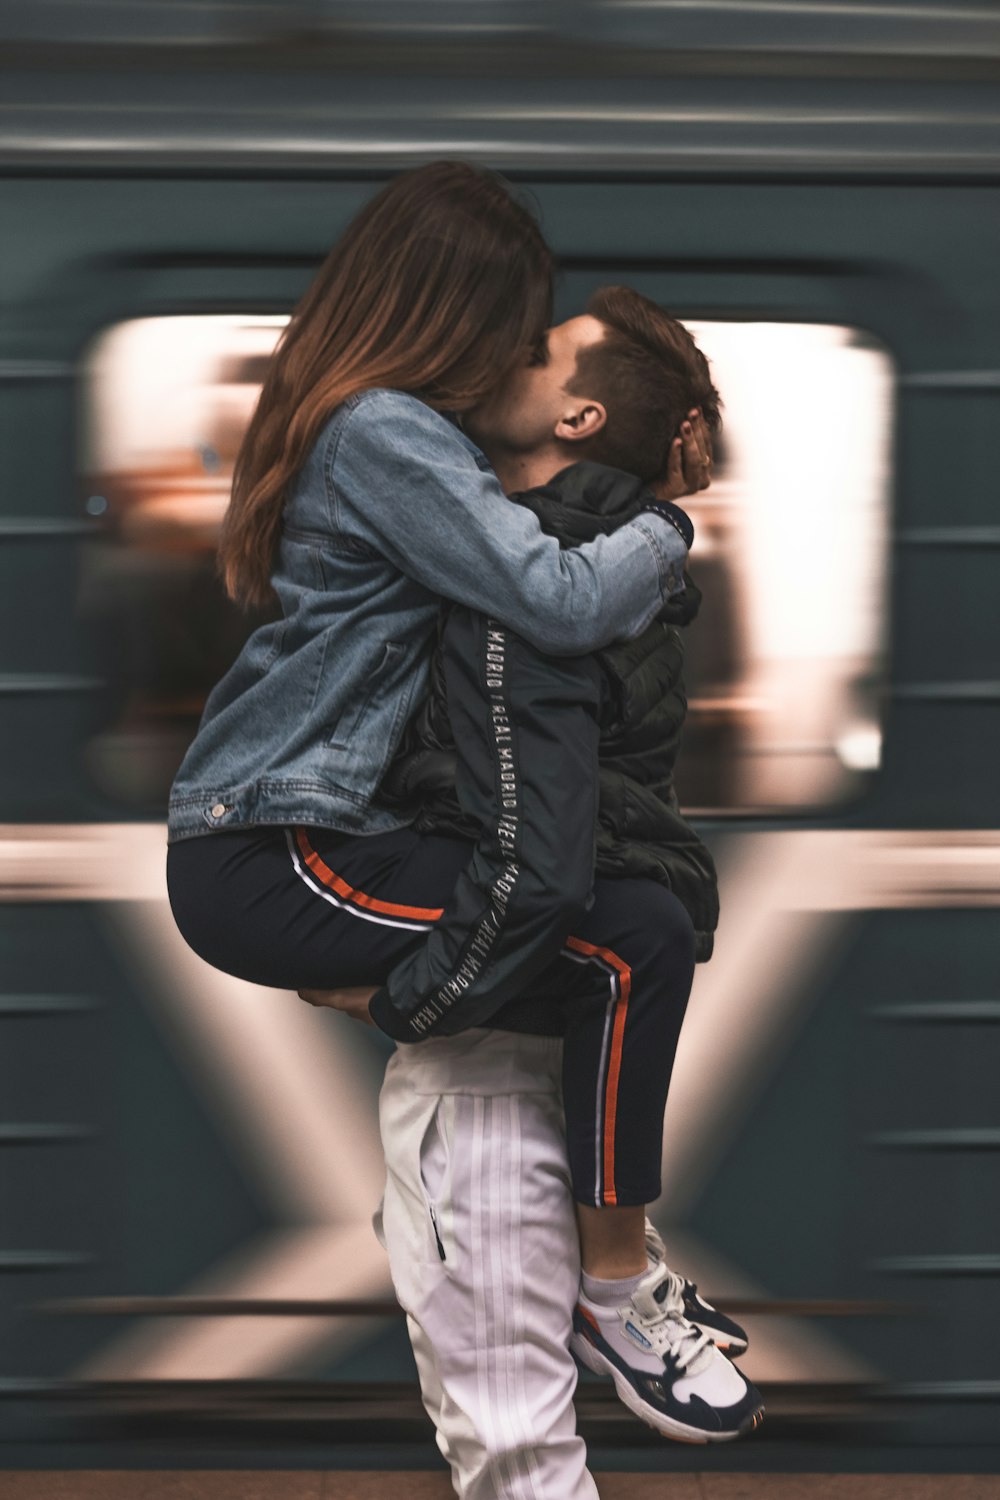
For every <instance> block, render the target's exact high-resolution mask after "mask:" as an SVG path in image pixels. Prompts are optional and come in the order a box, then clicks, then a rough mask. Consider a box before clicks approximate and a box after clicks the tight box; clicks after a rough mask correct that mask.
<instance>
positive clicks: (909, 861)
mask: <svg viewBox="0 0 1000 1500" xmlns="http://www.w3.org/2000/svg"><path fill="white" fill-rule="evenodd" d="M0 40H2V41H3V43H4V47H3V52H2V55H0V75H2V77H3V86H4V87H3V95H4V99H5V104H4V107H3V111H2V113H0V225H2V230H0V256H2V265H3V277H2V282H0V297H2V302H3V312H4V316H3V320H2V323H0V461H2V471H3V477H4V482H3V485H2V490H0V569H2V589H0V609H2V612H3V626H4V628H3V634H2V641H3V650H4V665H3V668H2V672H0V693H2V695H3V725H4V734H3V741H2V752H0V755H2V758H0V773H2V780H0V799H2V804H3V806H2V814H0V821H2V824H3V827H2V837H0V858H2V861H3V904H2V905H0V927H2V931H3V953H4V959H5V962H4V971H3V979H2V992H0V1100H2V1104H0V1174H2V1176H0V1465H3V1466H7V1467H11V1466H34V1465H36V1464H43V1465H46V1466H50V1467H51V1466H61V1465H63V1464H67V1465H69V1464H73V1463H77V1464H81V1465H87V1466H95V1467H102V1466H103V1467H113V1466H116V1465H121V1464H127V1463H128V1462H129V1461H130V1460H131V1459H135V1457H136V1455H141V1462H142V1463H144V1464H145V1463H155V1462H157V1461H159V1462H162V1463H163V1464H165V1465H169V1464H170V1463H173V1462H185V1461H187V1460H188V1459H189V1458H190V1454H191V1453H192V1452H193V1451H196V1452H197V1453H199V1454H200V1455H201V1457H202V1459H205V1460H207V1461H208V1462H213V1461H215V1458H214V1457H213V1455H215V1456H217V1455H219V1454H227V1455H228V1456H229V1458H230V1459H232V1456H233V1454H234V1453H236V1454H238V1455H239V1461H240V1462H246V1463H251V1462H259V1463H262V1464H267V1463H269V1462H274V1463H277V1462H279V1457H276V1456H275V1455H278V1456H280V1462H281V1463H282V1464H283V1465H284V1466H286V1467H294V1466H296V1465H298V1464H303V1465H306V1464H311V1465H314V1462H315V1455H316V1453H317V1452H318V1451H319V1450H320V1449H322V1450H323V1451H324V1452H325V1453H327V1456H328V1459H329V1462H330V1463H332V1464H337V1463H344V1464H349V1463H351V1464H353V1465H354V1466H355V1467H359V1468H360V1467H369V1466H377V1465H378V1464H381V1463H384V1462H386V1456H385V1444H386V1443H389V1444H390V1445H395V1446H393V1447H392V1448H391V1452H392V1453H393V1454H395V1458H393V1459H391V1460H390V1461H389V1466H390V1467H391V1466H392V1464H393V1463H399V1464H402V1463H403V1461H404V1459H408V1461H411V1462H412V1464H413V1466H421V1465H424V1464H427V1465H432V1464H433V1463H434V1462H436V1455H435V1454H434V1450H433V1446H432V1443H431V1435H430V1429H429V1426H428V1425H427V1423H426V1421H425V1420H424V1419H422V1417H421V1416H420V1414H419V1411H418V1410H417V1404H416V1401H415V1395H414V1392H415V1385H414V1374H413V1367H412V1362H411V1357H410V1354H409V1350H408V1346H407V1342H406V1338H405V1331H404V1329H403V1326H402V1324H401V1322H400V1320H399V1318H398V1316H395V1315H394V1309H393V1306H392V1302H391V1290H390V1286H389V1281H388V1275H387V1270H386V1265H385V1261H384V1257H383V1255H382V1252H381V1251H380V1250H379V1247H378V1245H377V1244H376V1242H375V1240H374V1237H373V1235H372V1232H371V1228H370V1223H369V1220H370V1215H371V1212H372V1210H373V1208H374V1207H375V1205H376V1203H377V1200H378V1196H379V1191H380V1173H381V1163H380V1147H379V1142H378V1133H377V1118H376V1097H377V1090H378V1085H379V1079H380V1073H381V1069H382V1067H383V1065H384V1061H385V1056H386V1048H387V1046H388V1043H387V1042H385V1039H382V1038H380V1037H379V1036H373V1035H370V1034H368V1033H367V1032H366V1031H363V1030H362V1029H361V1028H356V1027H352V1026H351V1025H350V1024H349V1023H348V1022H346V1021H344V1020H343V1019H342V1018H340V1017H337V1016H334V1015H332V1014H329V1013H317V1012H314V1011H312V1010H309V1008H307V1007H304V1006H302V1005H301V1004H300V1003H299V1002H298V1001H297V1000H296V999H295V997H294V996H289V995H281V994H278V993H275V992H270V991H265V990H262V989H254V988H253V987H250V986H245V985H241V984H238V983H237V982H235V981H231V980H228V979H226V978H224V977H223V976H221V975H215V974H214V973H212V972H211V971H209V970H207V969H206V968H205V966H204V965H202V964H200V962H199V961H198V960H196V959H195V958H194V956H193V955H192V954H190V953H189V952H188V951H187V950H186V949H185V948H184V947H183V944H182V943H181V940H180V939H179V938H178V937H177V935H176V934H175V933H174V931H173V927H172V923H171V920H170V916H169V912H168V910H167V908H166V903H165V891H164V885H163V851H164V843H165V834H164V815H165V801H166V792H167V788H168V787H169V784H170V780H171V777H172V775H173V771H174V768H175V767H176V765H177V763H178V762H179V759H180V756H181V754H182V753H183V750H184V748H185V745H186V744H187V742H188V740H189V739H190V737H191V735H192V734H193V732H194V728H195V725H196V724H197V720H198V715H199V712H200V708H201V704H202V703H203V701H204V696H205V693H206V691H207V690H208V688H209V687H210V686H211V684H212V682H213V681H214V680H215V679H216V678H217V677H218V676H219V675H220V674H221V672H222V671H223V670H224V669H225V667H226V665H227V664H228V662H229V660H231V659H232V656H233V655H234V654H235V652H236V651H237V650H238V648H239V645H240V643H241V641H242V639H243V638H244V636H245V634H246V632H247V631H248V630H249V629H250V628H251V627H252V625H253V624H254V623H255V622H254V620H252V619H248V618H247V617H245V616H242V615H239V614H237V613H236V612H235V611H234V610H233V609H232V608H231V607H230V606H229V605H228V604H227V603H226V601H225V600H224V598H223V596H222V593H221V589H220V586H219V583H218V580H217V578H216V576H215V573H214V568H213V562H212V553H213V547H214V540H215V536H216V534H217V529H218V524H219V520H220V517H221V514H222V511H223V509H224V507H225V503H226V498H227V494H228V481H229V475H230V472H231V466H232V461H233V457H234V455H235V452H236V448H237V446H238V443H239V437H240V433H241V431H242V429H243V425H244V424H245V422H246V420H247V417H248V415H249V412H250V410H251V409H252V405H253V401H254V399H255V396H256V391H257V389H258V387H259V382H260V378H261V372H262V369H263V368H264V365H265V363H266V359H267V356H268V353H269V351H270V349H272V348H273V346H274V342H275V340H276V338H277V337H278V336H279V334H280V330H281V328H282V326H283V324H284V322H285V320H286V319H287V317H288V314H289V312H290V310H291V308H292V307H293V306H294V305H295V303H296V301H297V299H298V297H299V296H300V294H301V293H302V291H303V290H304V289H305V287H306V286H307V284H308V282H309V280H310V278H311V275H312V274H313V271H314V270H315V268H316V267H317V265H318V264H319V262H320V260H321V259H322V258H323V256H324V255H325V253H326V251H327V250H328V248H329V246H330V245H331V244H332V242H333V240H334V239H335V238H336V236H337V234H338V233H339V231H340V230H341V228H342V227H343V226H344V225H345V224H346V223H347V221H348V220H349V219H350V217H351V216H352V215H353V214H354V212H355V211H356V210H357V208H358V206H359V205H360V204H361V203H362V202H363V201H364V200H365V199H366V198H367V197H368V196H369V195H370V194H371V193H372V192H373V191H375V190H376V189H377V187H378V186H379V185H380V184H381V183H382V182H384V181H385V180H386V178H387V177H388V176H390V175H391V174H392V173H394V172H396V171H398V170H400V169H401V168H403V167H405V166H407V165H410V164H413V163H416V162H420V161H424V160H428V159H432V158H434V157H441V156H462V157H465V158H470V159H475V160H480V161H483V162H486V163H489V164H490V165H492V166H494V167H497V168H499V169H501V170H502V171H504V172H506V173H507V174H508V175H509V176H510V177H511V178H512V179H514V180H515V181H516V182H517V183H518V184H519V185H520V186H521V187H522V188H523V190H524V191H525V192H526V193H528V194H530V196H531V197H532V198H533V200H534V202H535V204H536V205H537V208H538V211H539V214H540V217H541V220H542V223H543V227H544V231H545V233H546V235H547V237H548V239H549V241H550V243H551V244H552V245H553V247H554V249H555V250H556V252H557V254H558V256H559V259H560V264H561V275H560V281H559V289H558V306H557V315H558V316H560V317H564V316H568V315H570V314H571V313H573V312H575V311H578V310H580V309H581V308H582V306H583V305H584V303H585V301H586V298H587V296H588V295H589V293H590V292H591V291H592V290H593V289H594V288H595V287H596V286H598V285H600V284H602V283H606V282H618V281H624V282H629V283H631V284H632V285H634V286H636V287H638V288H639V289H640V290H641V291H643V292H645V293H647V294H648V295H651V296H654V297H656V298H657V299H658V300H660V301H661V302H662V303H663V304H664V305H665V306H667V307H668V308H669V309H670V310H671V311H672V312H674V313H675V314H677V315H678V316H681V317H683V318H684V319H685V320H686V321H688V322H689V324H690V326H691V327H692V329H693V330H694V331H695V333H696V335H697V337H698V339H699V342H700V343H701V344H702V347H703V348H704V349H705V350H706V352H707V353H708V354H709V356H710V358H711V359H712V362H713V368H714V371H715V377H716V381H717V383H718V384H719V386H720V387H721V389H722V393H723V397H724V400H725V403H726V407H725V418H726V425H725V428H724V435H723V449H722V453H721V455H720V460H721V461H720V465H719V477H718V479H717V481H716V483H715V484H714V485H713V488H712V489H711V490H710V491H709V492H708V493H707V495H705V496H704V497H703V498H701V499H700V500H699V501H698V502H697V503H696V504H695V505H694V507H693V513H694V516H695V522H696V527H697V531H698V540H697V542H696V547H695V551H694V553H693V556H692V571H693V572H694V574H695V577H696V578H697V579H698V581H699V584H700V586H701V588H702V590H703V593H704V595H705V603H704V607H703V611H702V616H701V617H700V619H699V621H698V623H697V624H696V626H695V627H693V629H692V632H691V638H690V643H689V660H690V673H689V676H690V698H691V719H690V732H689V736H688V741H687V745H686V750H685V759H684V762H683V767H682V771H681V773H680V775H679V788H680V791H681V795H682V800H683V801H684V803H685V804H686V806H687V807H688V809H689V810H690V812H691V813H692V815H693V816H694V817H695V820H696V821H697V823H698V826H699V828H700V829H701V830H702V831H703V833H704V835H705V837H706V838H707V839H708V841H709V842H710V844H711V845H712V848H713V850H714V851H715V853H716V855H717V858H718V862H719V866H720V872H721V880H722V904H723V915H722V922H721V926H720V932H719V939H718V943H717V947H716V957H715V958H714V959H713V961H712V963H711V964H710V965H709V966H707V968H705V969H704V970H703V971H701V972H700V973H699V976H698V979H697V982H696V988H695V992H694V997H693V1001H692V1006H691V1011H690V1017H689V1022H688V1024H687V1025H686V1029H685V1036H684V1038H683V1042H682V1054H681V1057H680V1058H679V1062H678V1068H677V1085H676V1088H675V1090H674V1092H673V1094H672V1097H671V1102H670V1105H669V1108H668V1117H667V1132H666V1147H665V1162H664V1168H665V1182H666V1191H665V1193H664V1195H663V1198H662V1199H661V1201H660V1203H659V1204H658V1205H657V1206H656V1212H657V1215H658V1222H659V1224H660V1227H661V1230H662V1231H663V1233H664V1236H665V1237H666V1239H667V1242H668V1247H669V1248H670V1253H671V1258H672V1260H673V1261H674V1262H675V1263H676V1264H678V1265H683V1267H684V1269H685V1271H686V1272H687V1274H689V1275H693V1276H695V1277H696V1278H697V1280H698V1281H699V1284H700V1285H701V1287H702V1288H703V1290H704V1291H705V1292H706V1293H707V1294H708V1295H710V1296H713V1297H715V1298H719V1299H726V1300H728V1302H729V1303H730V1305H731V1306H732V1307H733V1308H734V1309H738V1310H739V1311H740V1313H741V1314H745V1315H746V1318H747V1321H748V1323H749V1326H750V1329H751V1334H752V1350H751V1354H750V1356H749V1358H748V1368H749V1369H750V1372H751V1373H752V1374H753V1376H754V1378H755V1379H757V1381H758V1382H759V1383H760V1384H761V1385H762V1386H763V1387H764V1388H765V1392H766V1393H767V1394H768V1395H769V1398H770V1409H771V1412H772V1420H771V1421H770V1422H769V1423H768V1425H767V1426H766V1427H765V1429H764V1431H763V1432H762V1434H761V1436H760V1438H759V1439H758V1440H755V1441H753V1442H752V1443H748V1444H745V1445H741V1446H740V1449H739V1452H738V1455H736V1457H735V1460H734V1458H733V1456H732V1455H728V1454H726V1453H725V1452H722V1453H721V1454H720V1453H718V1452H716V1451H715V1450H710V1451H709V1452H708V1456H707V1457H706V1456H705V1455H704V1454H703V1453H702V1452H701V1450H699V1451H698V1454H697V1459H696V1460H695V1459H690V1460H689V1456H688V1453H687V1450H671V1451H670V1452H669V1454H667V1455H666V1456H664V1450H663V1449H662V1448H657V1449H655V1451H654V1450H653V1449H652V1448H650V1447H649V1446H648V1444H646V1441H645V1434H644V1432H642V1431H640V1430H638V1429H637V1428H636V1427H635V1426H633V1425H631V1423H630V1419H628V1418H627V1416H625V1415H624V1414H621V1413H620V1412H618V1411H617V1409H615V1408H614V1406H613V1403H611V1402H609V1401H608V1400H607V1399H605V1397H604V1395H603V1394H602V1391H603V1388H598V1387H596V1386H592V1385H589V1384H585V1385H583V1386H582V1387H581V1399H580V1411H581V1417H582V1420H583V1423H584V1428H585V1430H586V1431H587V1433H588V1436H589V1437H590V1439H591V1442H592V1445H593V1446H594V1447H595V1450H596V1451H597V1453H598V1454H599V1455H603V1463H604V1466H605V1467H614V1466H615V1464H616V1463H621V1464H623V1465H625V1466H628V1465H629V1464H631V1466H632V1467H642V1466H643V1465H644V1464H646V1465H648V1466H649V1467H652V1468H658V1469H663V1468H668V1467H669V1468H682V1467H692V1466H697V1467H702V1468H705V1467H709V1466H710V1465H713V1464H714V1465H717V1466H724V1465H729V1466H732V1465H733V1463H734V1461H735V1463H736V1466H737V1467H742V1468H754V1467H756V1468H768V1467H771V1466H773V1467H778V1468H782V1467H784V1468H787V1467H791V1466H793V1465H797V1466H798V1467H799V1468H802V1469H811V1470H815V1469H817V1468H843V1469H852V1468H865V1467H868V1468H871V1467H879V1466H882V1467H888V1468H900V1469H903V1468H928V1469H935V1468H936V1469H942V1470H946V1469H950V1470H958V1469H979V1470H982V1471H984V1472H994V1471H995V1470H996V1469H997V1468H1000V1420H998V1418H997V1410H998V1402H1000V1354H998V1352H997V1345H998V1340H997V1338H996V1337H995V1331H996V1329H997V1328H998V1327H1000V1191H998V1159H1000V1091H998V1089H997V1078H998V1076H1000V941H998V925H997V916H998V910H997V909H998V906H1000V819H998V816H997V793H996V784H997V775H998V766H1000V660H998V656H1000V517H998V512H997V498H996V496H997V474H998V472H1000V91H998V84H1000V13H998V11H997V8H996V7H995V6H994V5H991V4H985V3H984V4H980V3H972V0H970V3H965V4H962V5H961V6H950V5H945V4H943V3H942V4H932V3H930V0H908V3H906V4H903V3H895V0H884V3H881V4H874V3H872V4H870V3H867V0H836V3H823V4H820V3H808V0H807V3H801V4H797V5H793V4H779V3H766V0H741V3H732V0H576V3H575V4H574V5H573V6H569V5H568V4H562V3H559V0H551V3H550V0H537V3H532V4H527V3H522V0H509V3H502V0H462V3H458V0H426V3H420V4H416V3H405V0H365V3H364V4H361V3H347V0H309V3H305V0H290V3H287V4H284V5H278V4H270V5H269V4H251V3H246V4H228V5H221V4H219V5H217V4H212V3H203V4H201V3H195V4H191V3H181V0H176V3H175V0H155V3H153V0H145V3H144V4H143V5H142V6H136V7H122V6H120V5H116V4H112V3H110V0H107V3H104V0H87V3H80V0H76V3H72V4H71V3H69V0H31V3H30V5H29V4H26V3H17V0H2V3H0ZM306 1011H308V1013H305V1012H306ZM379 1446H381V1448H382V1450H383V1451H382V1452H381V1456H379V1453H378V1451H377V1450H378V1448H379ZM331 1454H332V1455H333V1457H332V1458H331V1457H330V1455H331ZM637 1455H638V1456H637ZM220 1461H221V1460H220Z"/></svg>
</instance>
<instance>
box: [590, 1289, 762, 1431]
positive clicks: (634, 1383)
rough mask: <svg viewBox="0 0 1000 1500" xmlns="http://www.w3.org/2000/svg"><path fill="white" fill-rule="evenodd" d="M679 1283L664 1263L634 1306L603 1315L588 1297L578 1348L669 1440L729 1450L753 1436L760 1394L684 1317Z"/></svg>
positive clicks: (626, 1304)
mask: <svg viewBox="0 0 1000 1500" xmlns="http://www.w3.org/2000/svg"><path fill="white" fill-rule="evenodd" d="M677 1280H678V1278H677V1277H675V1276H674V1274H673V1272H672V1271H670V1270H669V1269H668V1267H667V1266H666V1265H664V1264H663V1262H662V1261H660V1262H659V1264H657V1265H656V1266H654V1267H653V1269H652V1270H651V1271H650V1272H649V1274H648V1276H645V1277H643V1279H642V1281H641V1282H640V1283H639V1285H638V1287H637V1288H636V1290H635V1292H634V1293H633V1294H632V1296H631V1297H630V1298H629V1299H628V1301H627V1302H623V1303H621V1304H620V1305H619V1306H618V1307H600V1306H598V1304H597V1303H595V1302H591V1301H589V1300H588V1299H587V1298H586V1297H585V1296H584V1295H583V1293H582V1292H581V1294H580V1299H579V1301H578V1303H577V1306H576V1311H575V1313H574V1315H573V1334H572V1337H571V1339H570V1348H571V1349H572V1351H573V1353H574V1354H575V1355H576V1356H577V1358H578V1359H579V1360H580V1361H581V1362H582V1363H583V1364H585V1365H586V1366H587V1368H588V1369H589V1370H593V1371H594V1373H595V1374H597V1375H610V1376H611V1378H612V1380H613V1381H614V1383H615V1388H616V1390H617V1391H618V1395H619V1397H620V1399H621V1400H622V1401H623V1402H624V1403H625V1405H626V1406H627V1407H628V1408H629V1410H630V1411H633V1412H635V1414H636V1416H637V1417H641V1418H642V1420H643V1421H644V1422H646V1423H648V1425H649V1426H650V1427H654V1428H655V1429H656V1431H657V1432H661V1433H663V1434H664V1436H665V1437H671V1438H678V1439H679V1440H680V1441H681V1442H688V1443H724V1442H728V1441H730V1440H731V1439H733V1438H736V1437H739V1436H740V1435H741V1434H742V1433H744V1432H752V1431H753V1429H754V1428H755V1427H757V1426H758V1425H759V1423H760V1419H761V1415H762V1413H763V1410H764V1407H763V1403H762V1401H761V1396H760V1392H759V1391H758V1390H757V1388H756V1387H755V1386H754V1385H752V1384H751V1383H750V1381H749V1380H747V1379H746V1378H745V1376H743V1375H742V1374H741V1373H740V1371H739V1370H737V1369H736V1367H735V1365H733V1364H731V1363H730V1362H729V1360H728V1359H727V1358H726V1356H725V1355H724V1354H722V1353H721V1352H720V1351H719V1350H718V1349H717V1348H716V1347H715V1345H714V1344H713V1343H712V1341H711V1339H710V1338H709V1336H708V1335H707V1334H706V1333H701V1332H699V1330H698V1329H697V1328H695V1327H694V1326H693V1324H692V1323H690V1322H689V1321H688V1319H687V1318H686V1317H685V1316H684V1314H683V1313H682V1312H680V1311H678V1310H677V1308H676V1306H675V1305H674V1303H675V1283H676V1281H677Z"/></svg>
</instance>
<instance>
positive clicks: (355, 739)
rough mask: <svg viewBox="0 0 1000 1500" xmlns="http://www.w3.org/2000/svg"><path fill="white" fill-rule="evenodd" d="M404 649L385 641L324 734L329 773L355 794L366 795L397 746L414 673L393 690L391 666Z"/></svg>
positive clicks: (339, 783)
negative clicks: (329, 729)
mask: <svg viewBox="0 0 1000 1500" xmlns="http://www.w3.org/2000/svg"><path fill="white" fill-rule="evenodd" d="M406 654H407V648H406V646H405V645H404V644H403V642H401V641H384V642H382V643H381V645H380V646H379V648H378V652H377V653H376V655H375V657H374V659H373V660H372V661H371V662H370V664H369V666H368V669H367V671H366V672H365V674H364V676H363V678H362V679H361V681H360V682H359V684H358V689H357V692H356V694H355V695H354V697H353V698H351V699H349V700H348V702H347V703H346V704H345V705H344V709H343V712H342V713H341V714H340V716H339V717H338V719H337V722H336V724H334V726H333V728H332V729H331V731H330V733H329V736H328V738H327V740H326V749H327V751H328V752H329V754H330V756H331V760H332V764H331V765H330V767H329V774H330V779H331V780H332V781H333V782H334V783H335V785H337V786H340V787H342V788H344V790H346V791H349V792H351V793H352V794H353V795H355V796H362V797H369V796H371V795H372V794H373V793H374V792H375V790H376V789H377V787H378V784H379V782H380V781H381V779H382V773H383V772H384V770H385V767H386V766H387V764H388V762H389V759H390V757H391V755H392V754H393V752H394V750H395V748H396V742H397V740H398V738H399V735H400V733H401V732H402V727H403V724H404V723H405V721H406V717H407V714H408V711H409V706H410V698H411V696H412V693H413V675H412V673H411V674H410V675H409V680H408V681H406V682H404V683H403V684H402V692H399V691H398V687H399V685H398V684H397V690H396V691H395V692H394V691H393V690H392V684H393V682H394V679H395V676H396V668H397V667H398V666H399V664H400V663H401V661H402V660H403V659H404V658H405V656H406Z"/></svg>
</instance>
